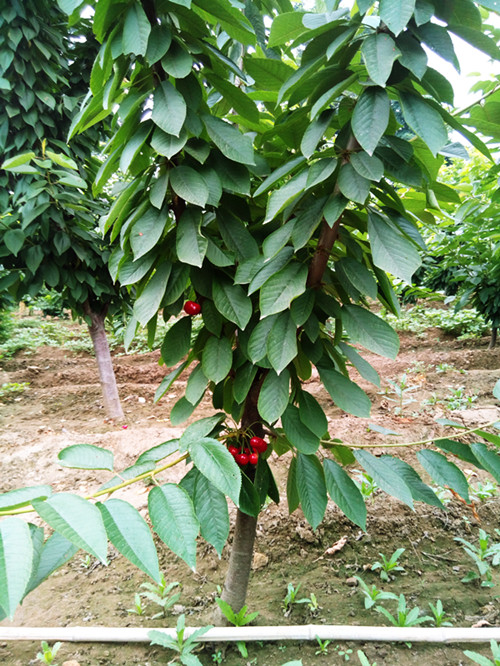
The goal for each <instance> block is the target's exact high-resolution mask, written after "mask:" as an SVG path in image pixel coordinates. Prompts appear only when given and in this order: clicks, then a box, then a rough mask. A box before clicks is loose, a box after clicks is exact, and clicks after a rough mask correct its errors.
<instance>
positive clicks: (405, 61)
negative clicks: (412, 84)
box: [397, 32, 427, 79]
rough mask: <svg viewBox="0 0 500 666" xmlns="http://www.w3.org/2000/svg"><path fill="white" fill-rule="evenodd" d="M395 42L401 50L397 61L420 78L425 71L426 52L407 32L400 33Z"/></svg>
mask: <svg viewBox="0 0 500 666" xmlns="http://www.w3.org/2000/svg"><path fill="white" fill-rule="evenodd" d="M397 44H398V47H399V49H400V50H401V57H400V59H399V62H400V63H401V64H402V65H403V67H406V68H407V69H409V70H410V72H412V74H414V75H415V76H416V77H417V79H421V78H422V77H423V76H424V75H425V72H426V71H427V54H426V52H425V51H424V49H423V48H422V46H421V45H420V43H419V42H418V41H417V40H416V39H415V38H414V37H413V36H412V35H410V34H409V33H407V32H405V33H404V34H402V35H400V36H399V38H398V40H397Z"/></svg>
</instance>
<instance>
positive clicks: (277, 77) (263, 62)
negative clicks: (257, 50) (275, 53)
mask: <svg viewBox="0 0 500 666" xmlns="http://www.w3.org/2000/svg"><path fill="white" fill-rule="evenodd" d="M244 63H245V69H246V71H247V72H248V73H249V74H250V76H251V77H252V78H253V79H254V80H255V85H256V87H257V88H259V89H260V90H276V91H278V90H279V89H280V88H281V86H282V85H283V84H284V83H285V81H287V80H288V79H289V78H290V76H291V75H292V74H293V73H294V71H295V70H294V69H293V68H292V67H290V66H289V65H287V64H286V63H284V62H282V61H281V60H277V59H276V58H256V57H254V56H246V57H245V58H244Z"/></svg>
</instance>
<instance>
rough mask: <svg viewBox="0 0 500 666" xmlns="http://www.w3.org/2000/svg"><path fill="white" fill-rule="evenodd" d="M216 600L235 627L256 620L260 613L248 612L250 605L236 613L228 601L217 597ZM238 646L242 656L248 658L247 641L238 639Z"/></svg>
mask: <svg viewBox="0 0 500 666" xmlns="http://www.w3.org/2000/svg"><path fill="white" fill-rule="evenodd" d="M215 602H216V603H217V605H218V606H219V608H220V609H221V612H222V614H223V615H224V617H225V618H226V619H227V620H228V621H229V622H231V624H234V626H235V627H244V626H245V625H246V624H250V622H252V621H253V620H255V618H256V617H257V615H258V614H259V613H258V612H255V613H248V614H247V610H248V606H243V608H242V609H241V610H240V611H239V612H238V613H235V612H234V610H233V609H232V608H231V606H230V605H229V604H228V603H227V601H224V600H223V599H219V598H216V599H215ZM236 647H237V648H238V650H239V651H240V654H241V656H242V657H243V658H245V659H246V658H247V657H248V650H247V646H246V644H245V642H244V641H237V643H236Z"/></svg>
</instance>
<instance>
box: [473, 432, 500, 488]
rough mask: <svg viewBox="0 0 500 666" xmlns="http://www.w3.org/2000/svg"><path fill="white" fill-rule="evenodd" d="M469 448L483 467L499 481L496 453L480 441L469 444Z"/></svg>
mask: <svg viewBox="0 0 500 666" xmlns="http://www.w3.org/2000/svg"><path fill="white" fill-rule="evenodd" d="M470 448H471V450H472V452H473V453H474V455H475V456H476V458H477V459H478V460H479V462H480V463H481V465H482V466H483V467H484V469H485V470H487V471H488V472H489V473H490V474H491V475H492V477H493V478H494V479H495V480H496V481H498V483H500V457H499V456H498V454H497V453H495V452H494V451H490V449H488V447H487V446H486V445H485V444H481V443H480V442H478V443H476V444H471V445H470Z"/></svg>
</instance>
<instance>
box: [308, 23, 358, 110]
mask: <svg viewBox="0 0 500 666" xmlns="http://www.w3.org/2000/svg"><path fill="white" fill-rule="evenodd" d="M345 34H346V36H347V37H349V36H351V37H352V35H353V34H354V33H353V32H352V31H347V33H345ZM334 45H335V43H334ZM358 78H359V74H358V73H357V72H356V73H355V74H351V75H350V76H348V77H347V78H346V79H343V80H342V81H340V83H337V85H335V86H333V88H330V89H329V90H327V91H326V92H325V93H323V94H322V95H321V96H320V97H319V98H318V99H317V100H316V101H315V102H314V104H313V105H312V107H311V112H310V117H311V120H314V119H315V118H316V116H317V115H318V114H319V113H321V112H322V111H324V110H325V109H326V108H327V107H329V106H330V105H331V104H332V103H334V102H335V100H337V99H338V97H339V95H340V94H341V93H343V92H344V90H347V88H349V87H350V86H351V85H352V84H353V83H355V82H356V81H357V80H358Z"/></svg>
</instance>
